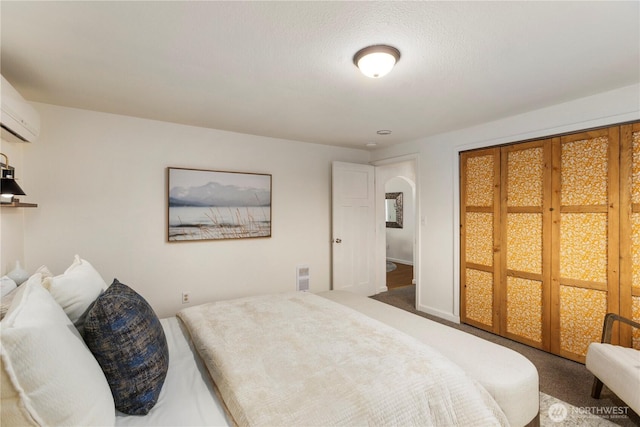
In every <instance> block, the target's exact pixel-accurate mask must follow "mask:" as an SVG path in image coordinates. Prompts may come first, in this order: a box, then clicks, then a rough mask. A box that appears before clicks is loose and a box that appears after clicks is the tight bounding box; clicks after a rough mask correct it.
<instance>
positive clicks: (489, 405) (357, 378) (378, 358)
mask: <svg viewBox="0 0 640 427" xmlns="http://www.w3.org/2000/svg"><path fill="white" fill-rule="evenodd" d="M178 317H179V318H180V319H182V320H183V322H184V323H185V324H186V326H187V328H188V329H189V333H190V334H191V338H192V340H193V342H194V344H195V347H196V350H197V351H198V352H199V354H200V355H201V357H202V358H203V359H204V361H205V363H206V365H207V368H208V370H209V372H210V374H211V376H212V378H213V380H214V382H215V384H216V386H217V387H218V390H219V393H220V395H221V396H222V398H223V400H224V402H225V404H226V406H227V409H228V410H229V412H230V414H231V415H232V417H233V419H234V421H235V422H236V423H237V424H238V425H240V426H303V425H304V426H311V425H318V426H320V425H322V426H327V425H376V426H392V425H402V426H408V425H421V426H426V425H433V426H476V425H477V426H483V427H484V426H497V425H508V422H507V421H506V417H505V416H504V414H503V413H502V411H501V410H500V408H499V407H498V405H497V404H496V403H495V401H494V400H493V399H492V398H491V396H490V395H489V393H488V392H487V391H486V390H484V389H483V388H482V386H480V385H479V384H477V383H476V382H475V381H473V380H472V379H470V378H469V377H467V375H466V374H465V373H464V372H463V371H462V370H461V369H460V368H459V367H458V366H457V365H455V364H453V363H452V362H450V361H449V360H448V359H447V358H445V357H444V356H442V355H441V354H440V353H438V352H437V351H435V350H433V349H431V348H430V347H428V346H426V345H424V344H422V343H420V342H418V341H417V340H415V339H414V338H412V337H410V336H408V335H405V334H403V333H402V332H400V331H398V330H396V329H393V328H391V327H389V326H387V325H385V324H383V323H380V322H378V321H376V320H374V319H371V318H369V317H367V316H365V315H363V314H361V313H358V312H356V311H354V310H352V309H350V308H347V307H344V306H342V305H340V304H337V303H335V302H332V301H329V300H327V299H325V298H322V297H319V296H316V295H313V294H310V293H304V292H294V293H287V294H277V295H265V296H259V297H251V298H243V299H236V300H230V301H220V302H215V303H209V304H204V305H200V306H196V307H191V308H187V309H185V310H183V311H181V312H180V313H178ZM460 351H465V350H464V349H460Z"/></svg>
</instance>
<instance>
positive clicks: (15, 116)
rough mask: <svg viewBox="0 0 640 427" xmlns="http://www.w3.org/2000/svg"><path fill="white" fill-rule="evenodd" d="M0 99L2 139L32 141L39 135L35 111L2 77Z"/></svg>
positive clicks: (38, 122) (38, 123) (37, 118)
mask: <svg viewBox="0 0 640 427" xmlns="http://www.w3.org/2000/svg"><path fill="white" fill-rule="evenodd" d="M0 77H2V76H0ZM0 98H2V112H1V114H0V125H1V126H2V138H3V139H6V140H8V141H19V142H32V141H34V140H35V139H36V138H37V137H38V135H40V116H39V115H38V112H37V111H36V109H35V108H33V107H32V106H31V105H30V104H29V103H28V102H27V101H25V99H24V98H23V97H22V96H21V95H20V94H19V93H18V91H17V90H15V88H14V87H13V86H11V84H10V83H9V82H8V81H7V80H6V79H5V78H4V77H2V86H0Z"/></svg>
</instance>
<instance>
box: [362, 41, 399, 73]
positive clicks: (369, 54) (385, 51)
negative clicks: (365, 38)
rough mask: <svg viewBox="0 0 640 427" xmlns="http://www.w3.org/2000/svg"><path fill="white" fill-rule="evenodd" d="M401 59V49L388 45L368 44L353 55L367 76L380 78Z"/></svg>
mask: <svg viewBox="0 0 640 427" xmlns="http://www.w3.org/2000/svg"><path fill="white" fill-rule="evenodd" d="M399 60H400V51H399V50H398V49H396V48H395V47H391V46H387V45H382V44H379V45H375V46H368V47H365V48H364V49H360V50H359V51H358V52H356V54H355V55H354V56H353V63H354V64H355V65H356V67H358V68H359V69H360V71H362V74H364V75H365V76H367V77H371V78H374V79H377V78H380V77H382V76H384V75H386V74H388V73H389V71H391V69H393V66H394V65H396V62H398V61H399Z"/></svg>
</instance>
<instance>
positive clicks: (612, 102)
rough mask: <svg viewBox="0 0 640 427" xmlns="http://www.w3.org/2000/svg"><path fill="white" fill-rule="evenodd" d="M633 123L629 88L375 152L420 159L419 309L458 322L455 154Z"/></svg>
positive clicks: (635, 103) (637, 90) (635, 111)
mask: <svg viewBox="0 0 640 427" xmlns="http://www.w3.org/2000/svg"><path fill="white" fill-rule="evenodd" d="M638 119H640V85H633V86H628V87H624V88H620V89H617V90H613V91H610V92H605V93H601V94H597V95H593V96H590V97H587V98H581V99H578V100H574V101H570V102H566V103H564V104H559V105H555V106H553V107H549V108H544V109H541V110H536V111H532V112H530V113H526V114H520V115H517V116H512V117H507V118H504V119H501V120H497V121H494V122H490V123H485V124H482V125H478V126H474V127H469V128H466V129H460V130H457V131H454V132H449V133H445V134H441V135H435V136H431V137H428V138H423V139H420V140H416V141H411V142H408V143H405V144H402V145H399V146H395V147H390V148H388V149H379V150H376V151H374V152H373V153H372V159H373V160H374V161H377V160H380V159H388V158H393V157H399V156H403V155H407V154H412V153H419V162H418V164H419V171H418V176H419V183H418V186H417V187H418V191H419V196H418V201H419V212H420V216H421V220H420V222H421V225H420V227H421V230H420V233H419V234H420V239H421V241H420V242H419V247H420V252H419V261H418V263H419V271H420V274H419V276H418V292H417V294H418V309H420V310H422V311H425V312H428V313H431V314H434V315H437V316H440V317H443V318H445V319H449V320H452V321H459V319H460V313H459V307H460V289H459V283H460V282H459V244H460V241H459V238H460V236H459V225H460V215H459V200H458V196H459V171H458V153H459V152H460V151H464V150H467V149H472V148H479V147H486V146H492V145H497V144H504V143H509V142H517V141H522V140H526V139H531V138H538V137H544V136H548V135H555V134H559V133H564V132H572V131H578V130H582V129H588V128H592V127H597V126H604V125H609V124H614V123H621V122H625V121H631V120H638Z"/></svg>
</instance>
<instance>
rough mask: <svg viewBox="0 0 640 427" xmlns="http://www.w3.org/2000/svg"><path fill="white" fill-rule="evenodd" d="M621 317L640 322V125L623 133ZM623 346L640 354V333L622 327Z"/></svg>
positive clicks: (621, 163) (623, 128)
mask: <svg viewBox="0 0 640 427" xmlns="http://www.w3.org/2000/svg"><path fill="white" fill-rule="evenodd" d="M620 230H621V232H620V315H621V316H624V317H627V318H631V319H634V320H635V321H636V322H640V123H634V124H631V125H624V126H622V127H621V131H620ZM620 343H621V344H623V345H626V346H632V347H633V348H636V349H639V350H640V330H638V329H635V330H633V331H632V329H631V328H630V327H626V326H621V327H620Z"/></svg>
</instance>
